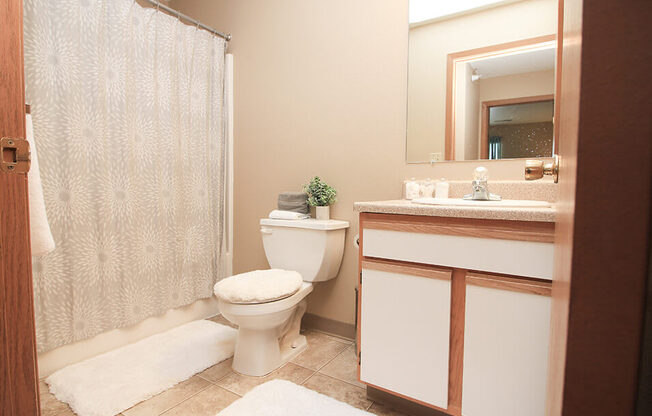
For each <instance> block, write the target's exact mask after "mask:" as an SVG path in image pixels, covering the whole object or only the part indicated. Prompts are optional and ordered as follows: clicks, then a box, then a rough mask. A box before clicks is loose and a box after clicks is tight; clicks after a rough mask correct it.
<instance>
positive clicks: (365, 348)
mask: <svg viewBox="0 0 652 416" xmlns="http://www.w3.org/2000/svg"><path fill="white" fill-rule="evenodd" d="M408 269H409V268H403V269H402V270H400V271H399V272H392V271H391V268H390V269H389V270H390V271H381V270H374V269H369V268H365V265H364V264H363V269H362V288H361V290H362V292H361V293H362V297H361V305H360V307H361V319H360V348H361V363H360V378H361V380H362V381H364V382H366V383H369V384H372V385H374V386H377V387H381V388H384V389H386V390H389V391H392V392H396V393H399V394H402V395H404V396H407V397H410V398H413V399H417V400H420V401H422V402H425V403H428V404H432V405H434V406H437V407H440V408H443V409H445V408H446V407H447V405H448V355H449V352H448V350H449V334H450V295H451V281H450V276H451V272H450V271H449V270H447V271H439V272H437V273H436V275H437V276H436V277H424V276H425V275H427V273H423V274H422V275H421V276H419V275H414V274H408V273H410V271H409V270H408Z"/></svg>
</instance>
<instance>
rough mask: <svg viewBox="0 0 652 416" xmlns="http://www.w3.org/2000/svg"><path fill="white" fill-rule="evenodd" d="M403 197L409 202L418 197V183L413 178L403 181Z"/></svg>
mask: <svg viewBox="0 0 652 416" xmlns="http://www.w3.org/2000/svg"><path fill="white" fill-rule="evenodd" d="M403 190H404V193H403V196H404V197H405V199H408V200H411V199H416V198H418V197H419V182H417V181H416V180H415V179H414V178H412V179H408V180H405V181H403Z"/></svg>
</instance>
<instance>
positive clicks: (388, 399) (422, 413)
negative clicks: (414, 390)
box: [367, 386, 449, 416]
mask: <svg viewBox="0 0 652 416" xmlns="http://www.w3.org/2000/svg"><path fill="white" fill-rule="evenodd" d="M367 399H369V400H371V401H373V402H378V403H380V404H382V405H383V406H386V407H389V408H392V409H394V410H397V411H399V412H402V413H405V414H407V415H412V416H449V415H448V414H447V413H444V412H440V411H439V410H435V409H432V408H430V407H427V406H423V405H420V404H419V403H415V402H413V401H410V400H407V399H404V398H402V397H398V396H394V395H393V394H390V393H387V392H385V391H382V390H379V389H376V388H374V387H371V386H367Z"/></svg>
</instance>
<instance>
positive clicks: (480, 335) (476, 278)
mask: <svg viewBox="0 0 652 416" xmlns="http://www.w3.org/2000/svg"><path fill="white" fill-rule="evenodd" d="M497 279H501V280H494V279H492V278H487V277H486V276H482V275H477V274H476V275H474V274H472V273H471V274H469V275H467V286H466V311H465V328H464V370H463V383H462V384H463V386H462V414H463V415H465V416H499V415H500V416H523V415H528V416H538V415H544V413H545V403H546V373H547V370H548V343H549V333H550V297H549V291H550V284H549V283H538V282H527V281H526V282H523V281H519V280H516V279H509V278H504V277H497Z"/></svg>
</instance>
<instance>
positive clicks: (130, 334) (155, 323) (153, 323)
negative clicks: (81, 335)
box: [38, 297, 219, 378]
mask: <svg viewBox="0 0 652 416" xmlns="http://www.w3.org/2000/svg"><path fill="white" fill-rule="evenodd" d="M217 313H219V310H218V308H217V299H215V297H210V298H207V299H200V300H198V301H195V302H194V303H191V304H190V305H186V306H183V307H181V308H177V309H170V310H169V311H167V312H166V313H164V314H162V315H159V316H153V317H151V318H147V319H145V320H144V321H142V322H140V323H138V324H136V325H133V326H130V327H126V328H118V329H112V330H110V331H107V332H103V333H101V334H99V335H96V336H95V337H93V338H90V339H86V340H83V341H78V342H75V343H72V344H68V345H64V346H62V347H59V348H56V349H54V350H51V351H47V352H44V353H41V354H39V355H38V369H39V378H43V377H47V376H49V375H50V374H52V373H54V372H55V371H57V370H59V369H61V368H63V367H65V366H68V365H70V364H74V363H76V362H79V361H83V360H86V359H88V358H91V357H95V356H96V355H100V354H103V353H105V352H107V351H110V350H113V349H116V348H119V347H122V346H124V345H127V344H131V343H133V342H136V341H139V340H141V339H143V338H146V337H148V336H151V335H154V334H158V333H160V332H163V331H167V330H168V329H172V328H174V327H177V326H179V325H183V324H185V323H187V322H190V321H194V320H197V319H204V318H209V317H211V316H214V315H216V314H217Z"/></svg>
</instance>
